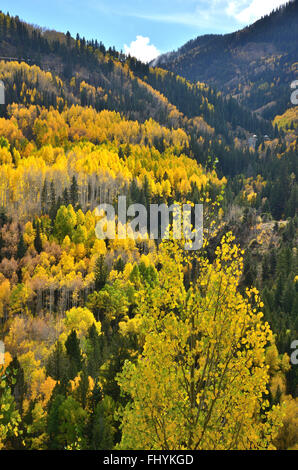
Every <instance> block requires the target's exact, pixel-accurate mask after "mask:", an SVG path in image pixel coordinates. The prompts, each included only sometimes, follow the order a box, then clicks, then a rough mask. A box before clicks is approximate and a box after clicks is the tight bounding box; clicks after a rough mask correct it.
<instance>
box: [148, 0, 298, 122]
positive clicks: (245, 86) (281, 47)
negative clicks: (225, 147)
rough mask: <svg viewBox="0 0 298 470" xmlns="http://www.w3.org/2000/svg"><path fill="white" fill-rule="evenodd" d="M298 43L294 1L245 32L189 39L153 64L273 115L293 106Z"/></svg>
mask: <svg viewBox="0 0 298 470" xmlns="http://www.w3.org/2000/svg"><path fill="white" fill-rule="evenodd" d="M297 47H298V1H297V0H294V1H291V2H289V3H288V4H286V5H285V6H284V7H281V8H279V9H278V10H276V11H274V12H272V13H271V14H270V15H267V16H265V17H264V18H262V19H260V20H258V21H257V22H255V23H254V24H253V25H251V26H249V27H246V28H244V29H243V30H241V31H237V32H235V33H232V34H226V35H206V36H201V37H198V38H197V39H195V40H192V41H189V42H188V43H187V44H185V45H184V46H183V47H181V48H180V49H179V50H178V51H177V52H172V53H169V54H165V55H162V56H160V57H159V58H157V59H156V60H155V61H154V63H153V64H152V65H154V66H161V67H163V68H166V69H168V70H170V71H173V72H174V73H176V74H179V75H181V76H183V77H185V78H187V79H188V80H191V81H195V82H196V81H201V82H205V83H208V84H209V85H211V86H215V87H216V88H218V89H219V90H222V91H223V92H224V93H225V94H230V95H232V96H234V97H236V98H238V100H239V102H240V103H242V104H244V105H245V106H247V107H248V108H250V109H251V110H253V111H258V112H259V113H260V114H261V115H262V116H264V117H266V118H270V119H271V118H273V117H274V116H275V115H276V114H281V113H282V112H284V111H285V109H286V108H287V107H288V106H289V105H290V83H291V82H292V81H293V80H294V79H295V78H296V79H297V77H298V65H297V59H298V57H297Z"/></svg>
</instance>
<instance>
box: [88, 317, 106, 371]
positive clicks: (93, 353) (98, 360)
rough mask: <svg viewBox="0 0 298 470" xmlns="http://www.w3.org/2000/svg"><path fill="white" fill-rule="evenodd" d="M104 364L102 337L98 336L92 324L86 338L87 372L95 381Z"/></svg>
mask: <svg viewBox="0 0 298 470" xmlns="http://www.w3.org/2000/svg"><path fill="white" fill-rule="evenodd" d="M103 362H104V337H103V335H99V334H98V332H97V329H96V327H95V325H94V323H93V325H92V326H90V328H89V330H88V336H87V370H88V375H90V377H92V378H94V379H96V378H97V377H98V376H99V369H100V367H101V366H102V364H103Z"/></svg>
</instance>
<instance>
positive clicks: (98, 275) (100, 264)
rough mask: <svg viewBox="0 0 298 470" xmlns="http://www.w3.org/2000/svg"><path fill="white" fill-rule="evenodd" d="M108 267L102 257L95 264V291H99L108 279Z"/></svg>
mask: <svg viewBox="0 0 298 470" xmlns="http://www.w3.org/2000/svg"><path fill="white" fill-rule="evenodd" d="M108 274H109V271H108V266H107V264H106V262H105V257H104V255H100V256H99V257H98V258H97V260H96V264H95V290H97V291H98V290H101V289H102V288H103V287H104V286H105V284H106V282H107V279H108Z"/></svg>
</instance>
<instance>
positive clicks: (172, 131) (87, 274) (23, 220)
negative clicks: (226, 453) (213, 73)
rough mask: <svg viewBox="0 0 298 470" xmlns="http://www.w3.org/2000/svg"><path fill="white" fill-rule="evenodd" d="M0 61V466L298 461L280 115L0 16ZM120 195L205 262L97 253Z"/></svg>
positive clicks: (175, 246) (288, 163) (144, 242)
mask: <svg viewBox="0 0 298 470" xmlns="http://www.w3.org/2000/svg"><path fill="white" fill-rule="evenodd" d="M0 51H1V56H2V57H5V58H6V59H4V60H2V61H0V80H2V81H3V82H4V85H5V94H6V105H5V106H3V107H2V106H1V108H0V109H1V117H0V328H1V329H0V334H1V336H0V338H1V339H3V340H4V344H5V364H4V367H2V368H1V366H0V449H39V450H46V449H61V450H80V449H92V450H100V449H126V450H127V449H164V450H167V449H231V448H234V449H246V450H247V449H274V448H278V449H295V448H296V449H297V446H298V432H297V413H298V371H297V366H296V367H295V365H293V364H291V361H290V356H291V354H292V353H293V350H292V348H291V344H292V342H293V341H294V340H296V339H297V338H298V323H297V308H298V289H297V286H298V283H297V261H298V259H297V257H298V255H297V238H298V236H297V232H298V219H297V125H296V122H297V115H296V111H295V109H296V108H294V107H292V108H291V109H288V110H287V111H286V112H285V113H284V114H282V113H280V114H279V115H277V116H274V121H273V122H270V121H268V120H265V119H260V118H258V117H257V116H256V115H254V114H252V113H251V112H250V111H248V110H246V109H245V108H243V107H242V105H241V104H239V103H237V102H236V101H235V100H233V99H230V98H229V99H227V98H225V96H224V95H223V94H221V93H218V92H216V91H215V90H214V89H213V87H212V86H211V85H210V84H209V83H207V84H204V83H199V84H193V83H191V82H189V81H187V80H186V79H185V78H181V77H179V76H177V75H175V74H174V73H173V72H171V71H166V70H163V69H161V68H151V67H148V65H145V64H142V63H141V62H139V61H137V60H136V59H134V58H131V57H125V56H123V55H122V54H120V53H118V52H117V51H115V50H114V49H109V50H106V49H105V47H104V45H103V44H101V43H97V42H96V41H90V42H86V41H85V40H84V38H80V37H79V35H78V36H77V38H76V39H74V38H72V37H71V36H70V35H69V34H66V35H64V34H62V33H57V32H55V31H50V32H49V31H42V30H39V29H38V28H36V27H32V26H30V25H27V24H25V23H23V22H22V21H20V20H19V19H18V18H13V17H10V16H9V15H4V14H0ZM253 133H255V134H256V137H255V140H254V142H255V145H254V146H251V145H250V144H249V137H251V136H252V134H253ZM119 195H125V196H126V197H127V206H128V205H129V204H131V203H141V204H143V205H144V206H145V207H146V208H149V205H150V204H151V203H156V204H161V203H165V204H168V205H170V204H172V203H174V202H175V201H177V202H179V203H180V204H183V203H187V202H190V203H192V204H197V203H203V204H204V236H205V245H204V247H203V248H202V250H199V251H198V252H186V251H185V250H183V245H182V244H181V243H180V242H179V241H178V240H175V239H171V237H170V240H169V241H164V242H161V240H157V241H155V240H151V239H149V238H145V239H135V240H133V239H124V240H123V239H121V238H120V237H119V238H118V237H116V238H115V239H112V240H101V239H98V238H97V236H96V233H95V226H96V224H97V222H98V220H99V215H98V213H97V212H96V210H95V208H96V206H97V205H98V204H99V203H102V202H105V203H107V202H109V203H111V204H113V205H114V207H116V205H117V200H118V197H119ZM148 230H149V228H148ZM232 233H233V235H232ZM194 390H196V392H195V391H194Z"/></svg>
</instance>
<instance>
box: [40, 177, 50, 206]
mask: <svg viewBox="0 0 298 470" xmlns="http://www.w3.org/2000/svg"><path fill="white" fill-rule="evenodd" d="M47 210H48V182H47V180H46V179H45V180H44V184H43V188H42V191H41V212H42V214H46V213H47Z"/></svg>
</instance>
